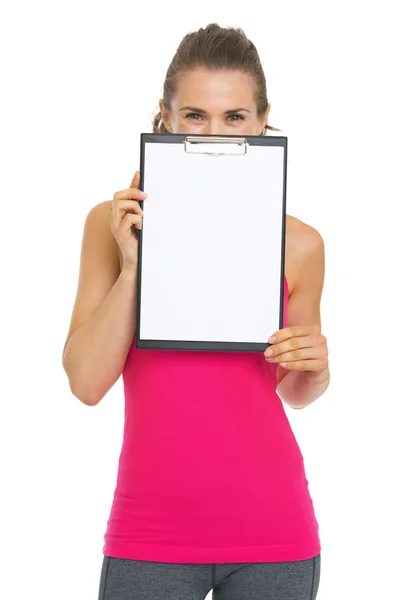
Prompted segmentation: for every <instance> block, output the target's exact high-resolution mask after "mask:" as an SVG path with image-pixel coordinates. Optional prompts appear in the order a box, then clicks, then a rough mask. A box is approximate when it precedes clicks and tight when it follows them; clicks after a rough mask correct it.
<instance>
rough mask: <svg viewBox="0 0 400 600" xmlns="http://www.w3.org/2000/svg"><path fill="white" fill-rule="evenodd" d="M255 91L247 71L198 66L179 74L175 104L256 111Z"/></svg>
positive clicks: (206, 108)
mask: <svg viewBox="0 0 400 600" xmlns="http://www.w3.org/2000/svg"><path fill="white" fill-rule="evenodd" d="M254 92H255V86H254V80H253V77H251V76H250V75H248V74H247V73H242V72H241V71H236V70H235V71H233V70H221V71H209V70H206V69H195V70H193V71H188V72H184V73H182V74H181V75H180V76H179V79H178V84H177V90H176V95H175V98H174V100H173V102H172V107H173V108H176V109H178V110H179V108H180V107H181V106H194V107H196V108H202V109H203V110H206V111H209V112H213V111H219V110H221V111H225V110H229V108H232V109H235V108H239V107H241V108H248V109H249V110H254V106H255V93H254Z"/></svg>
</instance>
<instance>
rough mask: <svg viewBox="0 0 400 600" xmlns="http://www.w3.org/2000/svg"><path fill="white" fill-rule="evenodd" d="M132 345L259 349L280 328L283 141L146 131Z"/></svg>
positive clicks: (284, 154)
mask: <svg viewBox="0 0 400 600" xmlns="http://www.w3.org/2000/svg"><path fill="white" fill-rule="evenodd" d="M140 172H141V181H140V189H141V190H142V191H145V192H146V193H147V194H148V198H146V200H145V201H141V202H140V205H141V208H142V209H143V212H144V218H143V227H142V230H140V231H139V240H138V281H137V319H136V347H137V348H139V349H165V350H197V351H211V352H259V351H260V352H262V351H264V350H265V348H266V347H267V346H268V345H269V344H268V341H267V340H268V337H269V336H270V335H271V334H272V333H273V332H274V331H277V330H279V329H282V327H283V308H284V305H283V302H284V276H285V238H286V181H287V138H286V137H281V136H279V137H278V136H244V137H243V136H240V137H238V136H217V135H212V136H205V135H196V136H189V135H181V134H152V133H143V134H141V153H140Z"/></svg>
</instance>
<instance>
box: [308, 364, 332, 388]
mask: <svg viewBox="0 0 400 600" xmlns="http://www.w3.org/2000/svg"><path fill="white" fill-rule="evenodd" d="M303 377H304V378H305V379H306V381H308V382H309V383H312V384H313V385H321V386H322V385H326V384H327V383H328V382H329V380H330V373H329V368H326V369H324V370H323V371H318V372H316V371H303Z"/></svg>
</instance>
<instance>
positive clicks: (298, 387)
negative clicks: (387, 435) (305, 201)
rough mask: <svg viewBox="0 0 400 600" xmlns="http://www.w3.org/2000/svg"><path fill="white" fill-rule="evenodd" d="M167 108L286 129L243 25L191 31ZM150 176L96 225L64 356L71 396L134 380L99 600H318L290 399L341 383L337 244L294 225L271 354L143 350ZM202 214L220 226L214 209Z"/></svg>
mask: <svg viewBox="0 0 400 600" xmlns="http://www.w3.org/2000/svg"><path fill="white" fill-rule="evenodd" d="M159 106H160V112H159V114H158V115H157V116H156V117H155V119H154V127H153V131H154V132H162V133H165V134H168V133H187V134H219V135H225V134H228V135H229V134H234V135H265V134H266V133H267V129H273V128H272V127H270V126H269V125H268V113H269V109H270V104H269V103H268V100H267V93H266V83H265V78H264V73H263V69H262V67H261V64H260V60H259V56H258V53H257V50H256V48H255V47H254V45H253V44H252V43H251V42H250V41H249V40H248V39H247V38H246V36H245V35H244V33H243V31H242V30H241V29H233V28H226V29H224V28H220V27H219V26H217V25H215V24H212V25H209V26H208V27H206V28H205V29H200V30H199V31H198V32H196V33H191V34H188V35H186V36H185V37H184V39H183V40H182V42H181V44H180V46H179V48H178V50H177V52H176V55H175V57H174V58H173V60H172V63H171V65H170V67H169V69H168V72H167V76H166V80H165V84H164V94H163V99H162V100H160V104H159ZM239 176H240V173H238V177H239ZM139 181H140V174H139V173H138V172H137V173H136V174H135V176H134V178H133V181H132V183H131V187H130V188H129V189H127V190H123V191H120V192H116V193H115V195H114V199H113V201H112V202H111V201H110V202H102V203H100V204H98V205H97V206H95V207H94V208H93V209H92V210H91V211H90V212H89V214H88V216H87V219H86V222H85V228H84V235H83V242H82V254H81V265H80V276H79V285H78V291H77V297H76V301H75V306H74V309H73V314H72V319H71V325H70V330H69V333H68V337H67V340H66V344H65V348H64V355H63V364H64V368H65V371H66V373H67V375H68V378H69V382H70V387H71V391H72V393H73V394H74V395H75V396H76V397H77V398H78V399H79V400H81V401H82V402H83V403H85V404H87V405H89V406H95V405H96V404H98V403H99V402H100V401H101V399H102V398H103V397H104V395H105V394H106V393H107V392H108V390H109V389H110V388H111V387H112V385H113V384H114V383H115V382H116V381H117V379H118V378H119V377H120V375H121V373H122V375H123V380H124V389H125V428H124V439H123V444H122V450H121V455H120V461H119V470H118V480H117V485H116V489H115V495H114V500H113V504H112V508H111V513H110V517H109V520H108V523H107V531H106V533H105V545H104V548H103V554H104V557H103V565H102V571H101V577H100V590H99V600H117V599H118V600H128V599H129V600H144V599H146V600H147V599H150V598H151V599H152V600H161V599H162V600H177V599H178V598H179V599H182V600H183V599H185V600H201V599H204V598H205V597H206V595H207V594H208V592H209V591H210V590H213V592H212V594H213V599H214V600H245V599H246V600H247V599H249V598H257V599H258V598H267V597H268V598H271V599H272V598H273V599H274V600H287V598H293V599H296V600H313V599H315V598H316V595H317V590H318V586H319V578H320V558H321V557H320V550H321V547H320V539H319V533H318V523H317V520H316V517H315V514H314V509H313V502H312V499H311V497H310V494H309V491H308V482H307V479H306V475H305V471H304V464H303V457H302V454H301V451H300V449H299V446H298V445H297V442H296V439H295V437H294V435H293V432H292V430H291V427H290V424H289V422H288V420H287V418H286V414H285V411H284V409H283V405H282V401H283V402H285V403H286V404H287V405H288V406H291V407H293V408H304V407H306V406H307V405H309V404H310V403H311V402H313V401H315V400H316V399H317V398H318V397H320V396H321V395H322V394H323V393H324V391H325V390H326V388H327V386H328V385H329V367H328V350H327V342H326V338H325V336H323V335H321V321H320V299H321V294H322V288H323V281H324V245H323V240H322V238H321V236H320V234H319V233H318V232H317V231H316V230H315V229H314V228H312V227H310V226H309V225H306V224H305V223H303V222H301V221H300V220H298V219H296V218H294V217H291V216H287V221H286V263H285V311H284V328H283V329H281V330H280V331H276V332H273V331H271V336H272V335H273V339H272V342H273V343H272V346H271V348H270V350H271V351H270V352H265V354H263V353H223V352H221V353H209V352H182V351H165V350H160V351H159V350H144V351H143V350H138V349H136V347H135V343H134V342H135V339H134V338H135V326H136V324H135V315H136V285H137V246H138V242H137V230H139V229H141V227H142V215H143V212H142V210H141V208H140V206H139V204H138V201H139V200H142V199H144V198H145V194H143V193H142V192H141V191H139V189H138V187H139ZM145 201H146V202H151V198H150V197H149V198H147V199H146V200H145ZM245 204H246V198H243V214H245V210H246V207H245ZM237 217H238V230H240V226H241V221H242V219H243V215H240V214H238V215H237ZM170 218H171V219H173V218H174V215H173V214H171V216H170ZM199 218H201V219H203V221H204V227H205V228H206V227H207V210H206V208H205V210H204V213H203V214H200V215H199ZM165 227H168V223H167V222H166V223H165ZM135 232H136V233H135ZM160 301H161V302H162V298H160ZM266 342H267V340H266ZM278 394H279V395H278Z"/></svg>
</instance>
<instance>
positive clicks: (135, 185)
mask: <svg viewBox="0 0 400 600" xmlns="http://www.w3.org/2000/svg"><path fill="white" fill-rule="evenodd" d="M139 183H140V172H139V171H136V173H135V175H134V177H133V179H132V182H131V185H130V186H129V187H131V188H138V187H139Z"/></svg>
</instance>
